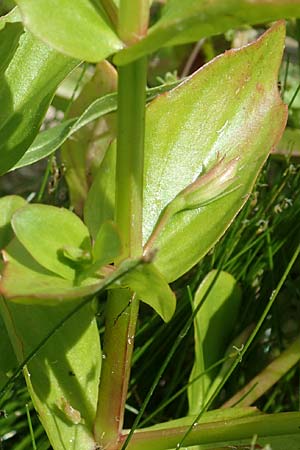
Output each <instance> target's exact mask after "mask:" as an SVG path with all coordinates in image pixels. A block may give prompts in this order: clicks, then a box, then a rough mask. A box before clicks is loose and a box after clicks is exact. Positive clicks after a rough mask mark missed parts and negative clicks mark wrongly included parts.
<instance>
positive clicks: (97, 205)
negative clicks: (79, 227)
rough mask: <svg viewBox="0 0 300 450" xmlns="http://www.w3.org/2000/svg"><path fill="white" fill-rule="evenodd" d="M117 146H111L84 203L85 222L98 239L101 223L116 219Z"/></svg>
mask: <svg viewBox="0 0 300 450" xmlns="http://www.w3.org/2000/svg"><path fill="white" fill-rule="evenodd" d="M115 173H116V146H115V145H114V144H113V145H111V146H110V148H109V149H108V151H107V152H106V155H105V157H104V160H103V162H102V164H101V166H100V167H99V169H98V172H97V174H96V177H95V180H94V182H93V184H92V186H91V189H90V190H89V193H88V196H87V199H86V202H85V205H84V222H85V223H86V224H87V226H88V228H89V230H90V233H91V235H92V236H93V238H94V239H96V237H97V234H98V232H99V230H100V228H101V225H102V224H103V223H104V222H105V221H107V220H113V219H114V202H115Z"/></svg>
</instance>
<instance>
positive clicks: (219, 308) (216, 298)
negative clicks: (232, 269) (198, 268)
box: [188, 270, 241, 414]
mask: <svg viewBox="0 0 300 450" xmlns="http://www.w3.org/2000/svg"><path fill="white" fill-rule="evenodd" d="M240 300H241V292H240V289H239V287H238V286H237V283H236V280H235V279H234V277H233V276H232V275H230V274H229V273H227V272H224V271H221V272H219V273H218V272H217V271H215V270H213V271H211V272H209V274H208V275H207V276H206V277H205V279H204V280H203V281H202V283H201V284H200V286H199V288H198V290H197V292H196V294H195V299H194V308H196V307H197V306H198V305H199V304H200V303H202V301H204V303H203V305H202V306H201V307H200V310H199V312H198V314H197V316H196V318H195V321H194V334H195V360H194V366H193V369H192V372H191V375H190V380H194V379H195V378H196V377H197V376H199V375H200V374H203V376H202V377H201V378H199V379H198V380H197V381H195V382H193V383H192V384H191V385H190V386H189V388H188V398H189V413H190V414H197V413H199V411H201V408H203V407H204V406H205V403H206V402H207V401H208V397H207V394H208V390H209V387H210V384H211V383H212V381H213V379H214V376H215V375H216V370H214V371H210V372H208V373H206V374H204V372H205V371H206V370H207V369H208V368H209V367H210V366H212V365H213V364H215V363H216V362H217V361H219V360H220V359H221V358H222V356H223V355H224V352H225V350H226V347H227V345H228V343H229V342H228V339H230V337H231V333H232V331H233V328H234V326H235V322H236V319H237V317H238V311H239V306H240Z"/></svg>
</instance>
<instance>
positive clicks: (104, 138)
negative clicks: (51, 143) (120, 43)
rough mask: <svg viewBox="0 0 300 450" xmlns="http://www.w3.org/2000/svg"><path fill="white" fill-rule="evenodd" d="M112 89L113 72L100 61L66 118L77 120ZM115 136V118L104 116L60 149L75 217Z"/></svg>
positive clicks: (114, 86) (113, 81)
mask: <svg viewBox="0 0 300 450" xmlns="http://www.w3.org/2000/svg"><path fill="white" fill-rule="evenodd" d="M116 89H117V72H116V70H115V68H114V67H113V66H112V65H111V64H109V63H108V62H107V61H102V62H101V63H99V64H97V66H96V70H95V74H94V76H93V77H92V79H91V80H90V81H89V82H88V83H86V85H85V86H84V88H83V89H82V91H81V92H80V95H79V96H78V98H77V99H76V100H75V101H74V103H73V104H72V106H71V108H70V111H69V114H68V117H77V116H80V115H81V114H82V113H84V111H85V110H86V108H87V107H88V106H89V105H90V104H91V103H92V102H93V101H95V100H96V99H97V98H99V97H103V96H104V95H106V94H108V93H111V92H114V91H116ZM115 135H116V125H115V116H114V115H112V114H110V115H105V117H101V118H100V119H98V120H97V121H93V122H92V123H90V124H88V125H86V126H85V127H84V128H82V129H80V130H79V131H77V133H75V135H74V136H73V138H72V139H69V140H68V141H67V142H66V143H65V145H64V146H63V147H62V151H61V157H62V161H63V163H64V165H65V167H66V172H65V177H66V180H67V183H68V187H69V194H70V202H71V206H72V207H73V208H74V211H75V212H76V213H77V214H78V215H79V216H82V209H83V205H84V203H85V200H86V197H87V193H88V190H89V187H90V186H91V184H92V182H93V179H94V177H95V173H96V171H97V169H98V167H99V166H100V164H101V162H102V160H103V157H104V155H105V152H106V150H107V148H108V146H109V145H110V143H111V142H112V141H113V140H114V138H115Z"/></svg>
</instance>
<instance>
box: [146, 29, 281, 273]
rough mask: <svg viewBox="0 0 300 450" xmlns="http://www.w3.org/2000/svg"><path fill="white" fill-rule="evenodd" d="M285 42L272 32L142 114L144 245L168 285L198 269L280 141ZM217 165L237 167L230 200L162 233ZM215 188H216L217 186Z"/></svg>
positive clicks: (185, 216)
mask: <svg viewBox="0 0 300 450" xmlns="http://www.w3.org/2000/svg"><path fill="white" fill-rule="evenodd" d="M284 36H285V34H284V24H283V23H278V24H276V25H275V26H274V27H273V28H272V29H270V30H269V31H268V32H267V33H265V34H264V35H263V36H262V37H261V38H260V39H259V40H258V41H256V42H255V43H253V44H252V45H249V46H247V47H244V48H242V49H240V50H231V51H229V52H227V53H225V54H224V55H222V56H220V57H218V58H216V59H215V60H214V61H212V62H211V63H209V64H207V65H206V66H205V67H203V68H202V69H200V70H199V71H198V72H196V73H195V74H194V75H193V76H192V77H190V78H189V79H188V81H185V82H184V83H182V84H181V85H180V86H178V87H177V88H175V89H173V90H172V91H170V92H168V93H167V94H165V95H163V96H160V97H157V98H156V99H155V100H154V101H153V102H152V103H151V104H150V105H149V107H148V109H147V114H146V135H145V171H144V186H145V188H144V210H143V218H144V222H143V238H144V243H145V244H146V251H147V250H148V249H158V253H157V256H156V259H155V265H156V267H157V268H158V269H159V270H160V271H161V272H162V274H163V275H164V276H165V277H166V279H167V280H168V281H173V280H175V279H176V278H178V277H179V276H180V275H182V274H184V273H185V272H186V271H187V270H188V269H189V268H191V267H192V266H193V265H194V264H195V263H197V262H198V261H199V260H200V259H201V258H202V257H203V256H204V255H205V254H206V253H207V251H208V250H209V249H210V248H211V247H212V246H213V245H214V244H215V242H216V241H217V240H218V239H219V238H220V236H221V235H222V234H223V233H224V232H225V230H226V229H227V227H228V226H229V225H230V223H231V222H232V220H233V219H234V217H235V216H236V214H237V213H238V211H239V210H240V209H241V207H242V206H243V205H244V203H245V201H246V199H247V198H248V196H249V193H250V192H251V189H252V187H253V184H254V182H255V180H256V177H257V175H258V173H259V171H260V169H261V167H262V165H263V163H264V162H265V160H266V158H267V156H268V153H269V151H270V149H271V148H272V147H273V146H274V145H275V144H276V143H277V142H278V140H279V138H280V136H281V133H282V131H283V128H284V126H285V123H286V115H287V114H286V108H285V106H284V105H283V103H282V101H281V99H280V97H279V94H278V90H277V73H278V68H279V65H280V61H281V57H282V49H283V45H284ZM220 80H222V83H220ZM220 159H221V161H222V164H223V165H224V166H225V167H226V165H230V164H231V162H232V161H236V163H237V165H236V167H235V176H234V179H233V180H232V183H231V184H230V186H229V190H230V191H231V192H229V193H228V192H227V193H226V195H225V196H223V197H222V195H221V194H222V191H221V190H220V189H219V188H218V189H219V190H217V192H218V197H217V198H216V199H215V201H212V202H209V203H208V204H206V205H203V206H200V207H199V208H197V209H192V210H189V209H187V210H185V211H182V212H179V213H177V214H175V215H173V216H172V218H170V219H169V220H168V221H167V223H166V224H165V226H164V227H163V230H160V229H159V220H160V219H162V218H163V216H164V211H165V209H166V208H167V207H168V205H169V204H171V202H172V201H173V200H174V198H176V196H177V195H178V194H179V193H180V192H182V191H183V190H184V189H186V188H187V187H188V186H189V185H192V183H193V182H194V181H195V179H197V178H198V179H199V180H201V177H200V178H199V175H201V174H205V173H206V174H207V173H216V169H215V168H216V166H217V165H218V163H219V162H220ZM204 176H205V175H204ZM220 181H221V180H220ZM213 183H215V184H216V186H217V184H218V178H216V179H215V180H214V181H213ZM227 188H228V187H227ZM227 188H226V186H225V187H224V194H225V191H226V189H227ZM157 229H158V230H159V232H158V233H157ZM149 238H150V241H149V242H148V244H147V241H148V240H149Z"/></svg>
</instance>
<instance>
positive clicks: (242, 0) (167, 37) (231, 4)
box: [114, 0, 300, 65]
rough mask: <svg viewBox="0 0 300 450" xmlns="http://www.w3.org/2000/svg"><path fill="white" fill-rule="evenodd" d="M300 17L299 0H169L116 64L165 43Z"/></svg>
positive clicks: (184, 41) (192, 40) (179, 42)
mask: <svg viewBox="0 0 300 450" xmlns="http://www.w3.org/2000/svg"><path fill="white" fill-rule="evenodd" d="M284 17H285V18H293V17H300V1H299V0H273V1H272V0H271V1H269V0H263V1H262V0H229V1H226V2H224V1H222V0H214V1H210V2H207V1H204V0H189V1H186V2H184V3H183V2H182V1H181V0H168V2H167V3H166V5H165V7H164V8H163V12H162V16H161V18H160V20H159V21H158V22H157V23H156V24H155V25H154V26H153V27H152V28H150V30H149V33H148V35H147V36H146V37H145V38H144V39H143V40H141V41H140V42H138V43H137V44H136V45H134V46H132V47H129V48H125V49H124V50H122V51H121V52H119V53H118V54H117V55H116V56H115V58H114V61H115V63H116V64H120V65H122V64H128V63H129V62H130V61H132V60H135V59H137V58H140V57H141V56H143V55H145V54H149V53H152V52H154V51H156V50H157V49H158V48H160V47H161V46H163V45H170V46H172V45H178V44H184V43H188V42H196V41H198V40H199V39H201V38H205V37H209V36H213V35H216V34H220V33H224V32H225V31H227V30H229V29H232V28H238V27H240V26H241V25H245V24H247V25H248V24H250V25H254V24H256V23H264V22H272V21H275V20H278V19H282V18H284Z"/></svg>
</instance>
